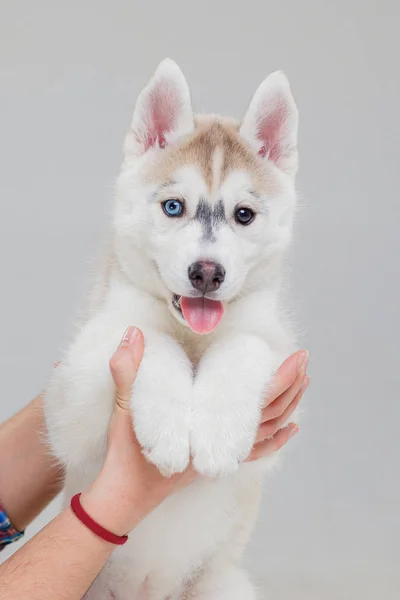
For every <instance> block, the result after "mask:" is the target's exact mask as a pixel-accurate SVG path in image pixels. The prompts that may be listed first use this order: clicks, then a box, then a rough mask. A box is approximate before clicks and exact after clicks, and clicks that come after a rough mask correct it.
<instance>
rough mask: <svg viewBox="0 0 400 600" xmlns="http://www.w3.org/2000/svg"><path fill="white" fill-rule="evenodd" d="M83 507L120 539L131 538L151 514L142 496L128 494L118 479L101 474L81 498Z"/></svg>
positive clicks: (104, 471) (106, 473) (111, 475)
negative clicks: (144, 519)
mask: <svg viewBox="0 0 400 600" xmlns="http://www.w3.org/2000/svg"><path fill="white" fill-rule="evenodd" d="M80 500H81V504H82V507H83V508H84V510H85V511H86V512H87V513H88V515H90V517H91V518H92V519H93V520H94V521H96V522H97V523H98V524H99V525H101V526H102V527H104V528H105V529H107V530H108V531H110V532H112V533H114V534H115V535H118V536H123V535H126V534H128V533H129V532H130V531H132V529H134V528H135V527H136V526H137V525H138V524H139V523H140V521H141V520H142V519H143V518H144V517H145V516H146V515H147V514H148V513H149V512H150V510H151V507H150V506H148V502H147V501H146V499H145V498H143V497H140V494H139V493H137V494H132V493H129V494H127V493H125V492H124V490H123V487H122V486H119V485H118V480H117V479H116V477H115V475H113V474H109V473H108V472H107V471H106V470H103V471H101V473H100V474H99V476H98V477H97V478H96V480H95V481H94V482H93V484H92V485H91V486H90V488H88V489H87V490H85V491H84V492H83V493H82V495H81V499H80Z"/></svg>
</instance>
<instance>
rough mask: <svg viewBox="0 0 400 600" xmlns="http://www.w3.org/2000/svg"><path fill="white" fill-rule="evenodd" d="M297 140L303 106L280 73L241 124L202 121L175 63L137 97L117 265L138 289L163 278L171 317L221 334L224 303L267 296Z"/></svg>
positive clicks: (286, 234)
mask: <svg viewBox="0 0 400 600" xmlns="http://www.w3.org/2000/svg"><path fill="white" fill-rule="evenodd" d="M296 138H297V109H296V106H295V104H294V101H293V98H292V96H291V93H290V89H289V86H288V83H287V81H286V79H285V77H284V76H283V75H282V74H280V73H276V74H273V75H271V76H270V77H269V78H267V80H265V82H263V84H262V85H261V86H260V88H259V90H258V91H257V92H256V94H255V96H254V97H253V100H252V102H251V104H250V108H249V110H248V113H247V115H246V117H245V119H244V121H243V123H242V125H241V126H240V125H239V124H237V123H236V122H235V121H232V120H228V119H223V118H221V117H197V118H194V116H193V113H192V109H191V105H190V96H189V91H188V88H187V84H186V81H185V79H184V77H183V75H182V73H181V72H180V71H179V69H178V67H177V66H176V65H175V64H174V63H172V62H171V61H164V62H163V63H161V65H160V67H159V68H158V70H157V71H156V74H155V75H154V77H153V79H152V80H151V81H150V83H149V85H148V86H147V87H146V88H145V89H144V90H143V92H142V94H141V95H140V97H139V99H138V103H137V106H136V110H135V114H134V118H133V123H132V129H131V131H130V132H129V134H128V136H127V140H126V144H125V150H126V158H125V162H124V165H123V168H122V171H121V175H120V178H119V181H118V187H117V192H118V193H117V207H116V215H115V228H116V232H117V236H116V244H117V251H118V255H119V260H120V261H122V263H123V267H124V269H125V271H126V272H127V273H128V274H129V275H130V276H131V277H132V279H133V280H134V282H135V283H136V285H138V284H139V285H140V283H141V281H138V279H139V280H140V279H142V280H143V278H147V281H148V282H149V281H151V280H154V278H155V279H157V281H158V283H159V288H158V289H159V290H160V291H161V293H162V294H163V295H164V297H165V299H166V301H167V303H168V305H169V307H170V309H171V311H172V313H173V314H174V316H175V317H176V318H177V319H178V320H179V321H181V322H182V323H183V324H185V325H188V326H189V327H190V328H191V329H192V330H193V331H195V332H196V333H209V332H210V331H212V330H213V329H215V327H216V326H217V325H218V323H219V321H220V320H221V318H222V315H223V311H224V306H225V305H226V303H229V302H230V301H232V300H233V299H234V298H235V297H237V296H238V295H243V294H245V293H247V292H248V291H250V290H251V289H253V290H254V289H262V288H263V287H264V286H265V285H266V283H267V281H266V278H267V277H268V273H267V272H266V269H267V265H268V263H271V260H270V259H271V257H273V256H274V255H277V254H280V253H281V252H282V250H283V249H284V247H285V246H286V244H287V243H288V241H289V239H290V233H291V222H292V209H293V205H294V200H295V192H294V183H293V178H294V174H295V171H296V169H297V151H296ZM138 252H140V253H141V255H142V265H141V266H140V265H139V264H138ZM144 265H146V268H145V270H147V273H146V272H144V269H143V266H144ZM149 265H150V267H149ZM149 269H150V270H151V271H152V273H149ZM157 293H159V291H157Z"/></svg>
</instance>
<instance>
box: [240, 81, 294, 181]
mask: <svg viewBox="0 0 400 600" xmlns="http://www.w3.org/2000/svg"><path fill="white" fill-rule="evenodd" d="M297 127H298V111H297V106H296V104H295V101H294V99H293V96H292V93H291V91H290V86H289V82H288V80H287V79H286V77H285V75H284V74H283V73H281V72H280V71H275V72H274V73H272V74H271V75H269V76H268V77H267V78H266V79H265V80H264V81H263V82H262V84H261V85H260V87H259V88H258V90H257V91H256V93H255V94H254V96H253V98H252V100H251V102H250V106H249V109H248V111H247V113H246V116H245V118H244V120H243V124H242V126H241V129H240V133H241V135H242V136H243V137H244V138H245V139H246V141H247V142H248V143H249V144H251V145H252V146H253V148H254V149H255V150H256V152H258V154H259V155H260V156H262V157H265V158H266V159H268V160H270V161H272V162H273V163H275V165H276V166H277V167H279V168H280V169H282V171H285V172H286V173H288V174H289V175H291V176H294V175H295V173H296V171H297V166H298V158H297Z"/></svg>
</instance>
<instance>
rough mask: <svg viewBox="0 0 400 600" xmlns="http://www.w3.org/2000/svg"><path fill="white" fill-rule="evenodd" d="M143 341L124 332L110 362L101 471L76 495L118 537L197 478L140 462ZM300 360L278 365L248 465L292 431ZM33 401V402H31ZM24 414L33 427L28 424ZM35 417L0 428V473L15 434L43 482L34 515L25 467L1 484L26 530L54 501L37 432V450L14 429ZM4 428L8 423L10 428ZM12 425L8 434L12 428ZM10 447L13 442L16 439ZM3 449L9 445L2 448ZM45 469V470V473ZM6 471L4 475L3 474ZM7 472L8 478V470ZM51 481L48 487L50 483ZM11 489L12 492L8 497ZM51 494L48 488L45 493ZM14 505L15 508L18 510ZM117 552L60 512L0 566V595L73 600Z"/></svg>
mask: <svg viewBox="0 0 400 600" xmlns="http://www.w3.org/2000/svg"><path fill="white" fill-rule="evenodd" d="M143 347H144V341H143V336H142V334H141V333H140V332H139V331H136V334H135V335H134V328H130V332H129V335H127V336H124V339H123V341H122V343H121V345H120V347H119V348H118V350H117V351H116V353H115V354H114V356H113V357H112V359H111V361H110V369H111V372H112V375H113V378H114V382H115V385H116V402H115V406H114V412H113V416H112V419H111V422H110V426H109V432H108V449H107V455H106V459H105V462H104V466H103V468H102V470H101V472H100V474H99V475H98V477H97V479H96V480H95V482H94V483H93V485H92V486H91V487H90V489H88V490H86V491H84V492H83V493H82V496H81V503H82V506H83V507H84V509H85V510H86V512H87V513H88V514H89V515H90V516H91V517H92V518H93V519H94V520H95V521H97V522H98V523H99V524H100V525H102V526H103V527H104V528H106V529H107V530H109V531H111V532H113V533H114V534H116V535H119V536H120V535H124V534H126V533H127V532H129V531H131V530H132V529H134V528H135V527H136V526H137V525H138V523H139V522H140V521H141V520H142V519H143V518H144V517H145V516H146V515H147V514H149V513H150V512H151V511H152V510H153V509H154V508H155V507H156V506H157V505H158V504H160V503H161V502H162V501H163V500H164V499H165V498H166V497H167V496H168V495H169V494H171V493H172V492H173V491H174V490H176V489H178V488H179V487H181V486H184V485H187V484H189V483H190V482H191V481H192V480H193V479H194V478H195V477H196V473H195V472H194V470H193V469H191V468H190V469H188V470H187V471H185V472H184V473H182V474H179V475H174V476H173V477H171V478H165V477H162V475H161V474H160V473H159V472H158V470H157V469H156V467H154V466H153V465H152V464H150V463H149V462H148V461H147V460H146V459H145V458H144V456H143V454H142V452H141V449H140V446H139V444H138V443H137V440H136V438H135V435H134V432H133V428H132V419H131V413H130V395H131V390H132V385H133V382H134V380H135V376H136V372H137V370H138V368H139V365H140V361H141V358H142V354H143ZM299 356H300V354H299V353H297V355H293V356H292V357H290V358H289V359H288V360H287V361H285V363H284V364H283V365H282V367H281V369H280V370H279V371H278V373H277V374H276V376H275V379H274V389H273V390H271V392H270V394H269V401H268V402H267V403H266V408H265V409H264V412H263V423H262V424H261V426H260V428H259V435H258V438H257V439H258V443H257V444H256V445H255V447H254V449H253V451H252V453H251V454H250V456H249V460H254V459H257V458H260V457H261V456H265V455H267V454H269V453H271V452H274V451H276V450H277V449H279V448H280V447H281V446H283V445H284V444H285V443H286V442H287V440H288V439H289V438H290V437H292V435H293V434H294V433H296V432H297V427H296V426H295V425H294V424H292V425H290V426H288V427H286V428H284V429H280V427H281V424H282V423H284V422H287V419H288V417H289V416H290V414H291V412H292V411H293V410H294V408H295V406H296V404H297V403H298V401H299V399H300V396H301V393H302V391H301V390H302V388H303V389H304V387H305V386H306V385H307V383H308V379H307V376H305V375H304V372H303V371H302V370H300V371H299V370H298V368H297V363H296V361H297V359H298V358H299ZM36 402H37V400H36ZM29 415H31V418H32V422H31V426H29V418H28V417H29ZM37 419H38V416H37V415H35V411H30V412H29V414H26V415H25V417H24V418H22V419H20V420H19V421H15V420H13V419H12V420H11V421H9V422H8V423H5V424H4V425H3V426H2V427H1V428H0V472H1V471H2V470H3V466H4V468H5V466H6V464H7V462H8V460H11V461H14V460H15V458H14V456H11V458H9V457H8V456H7V455H8V452H9V447H10V446H9V444H11V445H12V443H13V439H14V437H13V436H16V437H15V439H16V440H19V441H20V442H21V448H19V451H20V454H21V455H23V454H24V453H25V450H27V452H28V453H30V454H35V452H37V453H39V455H40V456H39V457H37V459H36V460H34V459H33V457H31V460H32V462H31V463H30V464H31V466H32V469H33V473H35V472H36V474H37V476H39V477H43V479H42V482H43V490H44V491H43V495H42V496H40V493H39V492H38V488H37V487H35V486H34V489H33V492H32V494H33V498H35V499H36V507H37V508H36V510H35V511H29V510H28V509H27V507H28V506H29V493H30V492H29V489H28V488H27V486H26V483H22V484H19V482H20V480H21V477H22V479H23V475H24V473H23V471H24V468H25V467H24V464H25V463H23V461H22V460H21V463H20V464H19V463H18V462H17V463H16V464H15V466H16V467H17V468H18V469H19V470H20V471H21V472H20V476H18V475H15V477H14V479H13V478H12V476H10V478H11V479H7V480H2V482H1V486H0V499H1V501H2V502H3V504H4V506H5V507H6V508H7V510H8V511H10V514H13V515H14V517H13V518H15V519H16V521H15V523H17V524H18V526H20V524H23V526H24V525H26V524H27V523H28V522H29V520H30V518H33V516H34V515H35V513H36V512H37V510H38V508H39V507H43V506H44V505H45V504H46V501H49V500H50V499H51V497H52V496H53V489H54V490H57V489H59V487H61V486H60V484H56V487H55V488H53V487H52V485H53V484H55V483H56V482H59V481H60V477H59V471H58V470H57V469H56V468H55V467H54V466H53V465H51V463H48V462H47V459H46V460H45V459H44V458H43V457H42V455H41V453H42V452H43V449H42V439H41V435H42V434H41V433H40V432H38V430H37V429H36V428H35V432H36V435H37V438H38V439H37V449H36V450H35V448H34V447H35V444H34V443H33V442H32V440H28V444H27V446H26V447H25V446H24V440H23V438H22V437H21V435H20V432H19V431H18V425H19V426H20V427H21V428H22V430H24V429H25V428H26V429H27V430H29V429H31V427H32V426H34V424H36V425H37V424H38V421H37ZM10 423H11V424H12V425H11V426H10ZM10 427H11V429H10ZM14 441H15V440H14ZM5 444H7V447H6V445H5ZM43 469H44V470H45V471H46V470H47V471H46V473H45V474H43V472H42V471H43ZM3 472H4V471H3ZM8 473H11V471H10V469H8ZM52 481H53V484H52V483H51V482H52ZM14 484H15V490H14V492H13V494H10V493H8V492H7V490H9V488H10V486H11V487H13V486H14ZM19 485H20V491H19V493H21V491H22V490H25V492H26V496H27V498H26V502H25V503H22V504H21V505H20V506H19V505H18V502H17V510H16V511H12V506H11V504H10V502H11V501H12V499H13V498H14V499H15V498H16V497H17V496H18V488H19ZM49 490H52V491H50V492H49ZM18 506H19V508H18ZM114 548H115V546H113V545H112V544H110V543H109V542H106V541H104V540H103V539H101V538H100V537H97V536H96V535H95V534H94V533H92V531H90V530H89V529H88V528H87V527H86V526H85V525H83V523H81V521H80V520H79V519H78V518H77V517H76V516H75V515H74V514H73V512H72V510H71V509H70V508H66V509H65V510H64V511H63V512H62V513H61V514H60V515H59V516H58V517H56V518H55V519H54V520H53V521H52V522H51V523H50V524H49V525H47V527H45V528H44V529H43V530H42V531H41V532H40V533H38V534H37V535H36V536H35V537H34V538H33V539H32V540H30V541H29V542H28V543H27V544H26V545H25V546H23V547H22V548H21V549H20V550H19V551H18V552H17V553H15V554H14V555H13V556H11V557H10V558H9V559H8V560H7V561H5V563H3V564H2V565H1V566H0V596H1V597H3V595H4V597H6V596H7V597H10V598H13V599H14V600H22V599H24V600H25V598H28V597H29V598H30V600H39V599H40V600H50V599H51V600H59V599H60V600H61V599H62V600H78V599H79V598H81V597H82V595H83V594H84V593H85V591H86V590H87V589H88V587H89V586H90V584H91V583H92V581H93V580H94V578H95V577H96V575H97V574H98V573H99V571H100V570H101V568H102V567H103V565H104V563H105V562H106V560H107V559H108V557H109V556H110V554H111V553H112V551H113V549H114Z"/></svg>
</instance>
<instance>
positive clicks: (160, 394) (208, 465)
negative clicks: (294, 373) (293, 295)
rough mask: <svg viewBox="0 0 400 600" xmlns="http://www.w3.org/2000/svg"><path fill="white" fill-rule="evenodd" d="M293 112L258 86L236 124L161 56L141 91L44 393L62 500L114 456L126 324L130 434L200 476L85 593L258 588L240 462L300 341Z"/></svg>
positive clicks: (230, 593)
mask: <svg viewBox="0 0 400 600" xmlns="http://www.w3.org/2000/svg"><path fill="white" fill-rule="evenodd" d="M297 124H298V113H297V108H296V105H295V102H294V100H293V97H292V94H291V91H290V87H289V84H288V81H287V79H286V78H285V76H284V75H283V74H282V73H280V72H275V73H273V74H271V75H270V76H269V77H267V78H266V79H265V80H264V81H263V82H262V83H261V85H260V87H259V88H258V89H257V91H256V92H255V94H254V96H253V98H252V100H251V102H250V106H249V108H248V111H247V113H246V115H245V117H244V119H243V121H242V122H241V123H238V122H236V121H235V120H232V119H228V118H223V117H220V116H214V115H210V116H195V115H194V114H193V112H192V107H191V100H190V94H189V89H188V85H187V83H186V80H185V78H184V76H183V74H182V72H181V71H180V69H179V68H178V66H177V65H176V64H175V63H174V62H173V61H171V60H169V59H167V60H164V61H163V62H162V63H161V64H160V65H159V67H158V68H157V70H156V72H155V74H154V76H153V77H152V79H151V80H150V82H149V83H148V85H147V86H146V87H145V88H144V90H143V91H142V92H141V94H140V96H139V98H138V100H137V104H136V108H135V111H134V115H133V120H132V124H131V128H130V130H129V132H128V134H127V137H126V140H125V146H124V161H123V164H122V168H121V173H120V176H119V178H118V181H117V184H116V197H115V205H114V209H113V222H112V227H111V235H110V243H109V249H108V251H107V256H106V257H105V260H104V263H103V265H102V268H101V269H99V270H98V273H97V277H96V281H95V283H94V285H93V288H92V293H91V294H90V298H89V302H88V310H87V314H86V316H85V319H84V320H83V321H82V322H81V323H80V324H79V327H78V332H77V335H76V337H75V340H74V341H73V343H72V344H71V346H70V347H69V349H68V351H67V352H66V354H65V356H64V357H63V359H62V363H61V365H60V366H59V367H58V368H57V369H56V371H55V374H54V376H53V379H52V381H51V382H50V385H49V388H48V392H47V395H46V398H45V410H46V419H47V424H48V430H49V442H50V445H51V449H52V452H53V453H54V455H55V456H56V457H57V458H58V459H59V460H60V461H61V462H62V463H63V464H64V465H65V467H66V491H65V494H66V500H69V499H70V498H71V496H72V495H73V494H75V493H76V492H78V491H81V490H83V489H84V488H86V487H87V486H88V485H89V484H90V483H91V482H92V481H93V479H94V478H95V476H96V475H97V473H98V471H99V470H100V467H101V465H102V461H103V459H104V454H105V447H106V433H107V427H108V422H109V418H110V415H111V412H112V408H113V396H114V389H113V382H112V378H111V375H110V371H109V366H108V362H109V359H110V357H111V355H112V353H113V352H114V350H115V348H116V347H117V345H118V342H119V340H120V338H121V336H122V334H123V332H124V330H125V328H126V327H127V325H129V324H134V325H136V326H138V327H139V328H141V329H142V331H143V333H144V338H145V354H144V358H143V361H142V364H141V366H140V370H139V373H138V376H137V379H136V382H135V386H134V392H133V395H132V410H133V415H134V423H135V431H136V435H137V438H138V440H139V442H140V444H141V446H142V448H143V452H144V453H145V454H146V456H147V458H148V460H149V461H151V462H152V463H154V464H155V465H156V466H157V467H158V468H159V469H160V471H161V472H162V473H163V474H165V475H170V474H172V473H175V472H181V471H183V470H184V469H185V468H186V467H187V465H188V463H189V461H190V460H192V462H193V465H194V467H195V469H196V470H197V471H198V472H199V473H200V474H202V475H203V476H204V477H200V478H199V480H198V481H196V482H195V483H194V484H193V485H191V486H189V487H188V488H186V489H183V490H182V491H179V492H178V493H175V494H174V495H173V496H171V497H169V498H168V499H167V500H166V501H165V502H164V503H163V504H162V505H161V506H159V507H158V508H157V509H156V510H155V511H154V512H153V513H152V514H151V515H149V516H148V517H147V518H146V519H145V520H144V521H143V522H142V523H141V524H140V525H139V526H138V527H137V529H135V530H134V531H133V532H132V533H131V535H130V538H129V541H128V543H127V544H126V545H124V546H123V547H120V548H118V549H117V550H116V551H115V552H114V554H113V556H112V558H111V559H110V561H109V562H108V564H107V565H106V567H105V568H104V569H103V571H102V573H101V574H100V575H99V577H98V578H97V580H96V581H95V582H94V584H93V585H92V587H91V588H90V590H89V591H88V592H87V595H86V598H87V599H90V600H106V599H107V600H108V599H111V598H113V599H116V600H128V599H129V600H138V599H139V598H145V599H146V600H166V599H168V600H183V599H186V598H191V599H193V600H194V599H195V600H252V599H254V598H255V597H256V594H255V591H254V588H253V586H252V584H251V583H250V581H249V579H248V577H247V575H246V573H245V572H244V571H243V570H242V568H241V566H240V559H241V555H242V553H243V550H244V548H245V545H246V542H247V539H248V536H249V533H250V531H251V528H252V525H253V523H254V520H255V518H256V515H257V508H258V503H259V497H260V487H261V481H262V477H263V474H264V473H265V471H266V470H268V468H270V466H271V465H272V463H273V462H274V460H275V458H276V457H275V456H274V457H273V459H271V458H268V459H264V460H261V461H259V462H257V463H254V464H243V465H242V461H243V460H244V459H245V458H246V457H247V455H248V454H249V452H250V450H251V448H252V446H253V443H254V441H255V435H256V431H257V426H258V422H259V418H260V409H261V403H262V399H263V395H264V393H265V390H266V386H267V385H268V382H269V381H270V379H271V377H272V375H273V373H274V371H275V370H276V368H277V367H278V365H279V364H280V363H281V361H282V360H283V359H284V358H285V357H286V356H287V355H288V354H289V353H290V352H291V351H292V350H293V343H292V336H291V334H290V333H289V330H288V327H287V324H286V322H285V319H284V318H283V317H282V314H281V311H280V305H279V292H280V281H281V272H282V258H283V254H284V251H285V249H286V247H287V246H288V243H289V241H290V238H291V230H292V219H293V211H294V207H295V201H296V193H295V185H294V176H295V173H296V170H297V164H298V159H297Z"/></svg>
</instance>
